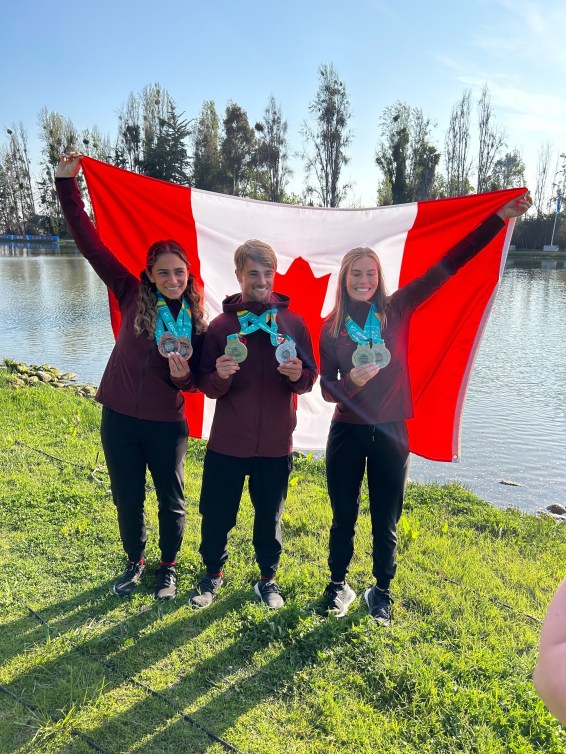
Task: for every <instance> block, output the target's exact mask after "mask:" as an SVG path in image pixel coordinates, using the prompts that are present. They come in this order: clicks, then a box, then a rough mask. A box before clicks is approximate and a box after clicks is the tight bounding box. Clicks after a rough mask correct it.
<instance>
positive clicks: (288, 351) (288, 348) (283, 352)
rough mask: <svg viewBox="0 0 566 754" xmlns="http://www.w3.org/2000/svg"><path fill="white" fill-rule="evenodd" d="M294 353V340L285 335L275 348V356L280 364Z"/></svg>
mask: <svg viewBox="0 0 566 754" xmlns="http://www.w3.org/2000/svg"><path fill="white" fill-rule="evenodd" d="M296 355H297V348H296V346H295V341H294V340H293V339H292V338H290V337H289V336H288V335H286V336H285V337H284V338H283V340H282V341H281V343H279V345H278V346H277V348H276V349H275V358H276V359H277V361H278V362H279V363H280V364H283V362H285V361H287V359H294V358H295V356H296Z"/></svg>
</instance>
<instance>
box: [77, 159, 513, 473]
mask: <svg viewBox="0 0 566 754" xmlns="http://www.w3.org/2000/svg"><path fill="white" fill-rule="evenodd" d="M82 166H83V170H84V174H85V178H86V183H87V186H88V191H89V195H90V199H91V202H92V207H93V210H94V216H95V222H96V226H97V229H98V232H99V234H100V236H101V238H102V240H103V242H104V243H105V244H106V245H107V246H108V247H109V248H110V249H112V251H113V252H114V253H115V254H116V256H117V257H118V258H119V259H120V260H121V261H122V263H123V264H124V265H125V266H126V267H127V268H128V269H129V270H131V272H133V273H134V274H136V275H139V274H140V272H141V270H142V269H143V266H144V262H145V254H146V251H147V249H148V248H149V246H150V245H151V244H152V243H154V242H155V241H157V240H160V239H166V238H173V239H175V240H176V241H178V242H179V243H180V244H181V245H182V246H183V247H184V248H185V249H186V251H187V253H188V256H189V260H190V262H191V269H192V271H193V273H194V274H195V276H196V277H197V278H198V279H200V280H201V282H202V284H203V287H204V293H205V299H206V306H207V309H208V313H209V318H210V319H212V318H213V317H215V316H216V315H217V314H219V313H220V312H221V310H222V300H223V299H224V298H225V296H227V295H228V294H231V293H235V292H236V291H237V290H238V284H237V281H236V277H235V275H234V263H233V255H234V251H235V250H236V248H237V247H238V246H239V245H240V244H241V243H242V242H243V241H245V240H247V239H248V238H259V239H261V240H262V241H265V242H266V243H268V244H270V246H272V247H273V249H274V250H275V253H276V254H277V259H278V262H279V269H278V272H277V276H276V279H275V285H274V289H275V290H276V291H278V292H279V293H284V294H286V295H288V296H290V298H291V309H293V310H294V311H296V312H297V313H299V314H301V315H302V316H303V317H304V318H305V320H306V322H307V324H308V326H309V329H310V331H311V335H312V338H313V344H314V346H315V353H317V354H318V337H319V333H320V328H321V325H322V321H323V319H324V317H325V316H326V315H327V314H328V313H329V311H330V310H331V308H332V303H333V301H334V293H335V290H336V279H337V275H338V270H339V267H340V262H341V260H342V257H343V256H344V254H345V253H346V252H347V251H348V250H349V249H352V248H354V247H356V246H370V247H372V248H373V249H375V250H376V251H377V253H378V254H379V256H380V259H381V261H382V264H383V269H384V274H385V281H386V285H387V288H388V291H389V293H392V292H393V291H394V290H396V289H397V288H398V287H399V286H402V285H404V284H406V283H408V282H409V281H411V280H412V279H413V278H415V277H417V276H418V275H421V274H422V273H423V272H424V271H425V270H426V269H428V268H429V267H430V266H431V265H432V264H434V263H435V262H436V261H438V259H440V257H442V255H443V254H445V253H446V252H447V251H448V250H449V249H450V248H451V247H452V246H453V245H454V244H455V243H457V242H458V240H460V239H461V238H463V237H464V236H465V235H467V233H469V232H470V231H471V230H472V229H473V228H475V227H476V226H477V225H479V223H481V222H482V220H484V219H485V218H486V217H488V216H489V215H490V214H492V213H493V212H494V211H495V210H497V209H499V208H500V207H501V206H502V205H503V204H504V203H505V202H506V201H508V200H509V199H511V198H513V197H515V196H519V195H521V194H522V193H524V192H525V189H509V190H506V191H494V192H491V193H487V194H479V195H477V194H473V195H470V196H464V197H458V198H455V199H440V200H436V201H427V202H419V203H416V204H404V205H396V206H388V207H375V208H372V209H322V208H317V207H297V206H292V205H285V204H272V203H270V202H260V201H255V200H252V199H242V198H239V197H233V196H227V195H225V194H214V193H211V192H208V191H201V190H199V189H190V188H187V187H185V186H178V185H175V184H172V183H167V182H165V181H159V180H156V179H153V178H148V177H146V176H141V175H138V174H135V173H130V172H128V171H126V170H121V169H120V168H116V167H113V166H111V165H107V164H106V163H102V162H98V161H97V160H93V159H91V158H84V159H83V161H82ZM512 227H513V221H511V222H510V223H509V224H508V227H507V229H506V230H504V231H502V232H501V233H500V234H499V235H498V236H497V238H496V239H495V240H494V241H492V242H491V243H490V244H489V245H488V246H487V247H486V248H485V249H484V250H483V251H482V252H481V253H480V254H479V255H478V256H477V257H475V258H474V259H473V260H472V261H471V262H470V263H469V264H468V265H466V267H465V268H464V269H462V270H461V271H460V272H459V273H458V274H457V275H455V276H454V277H453V278H451V279H450V280H449V281H448V282H447V283H446V284H445V285H444V286H443V287H442V288H441V290H439V291H438V292H437V293H435V294H434V296H432V298H430V299H429V300H428V301H427V302H426V303H425V304H423V305H422V306H421V307H419V309H418V310H417V311H416V313H415V314H414V316H413V321H412V324H411V332H410V340H409V370H410V375H411V388H412V393H413V401H414V408H415V416H414V418H413V419H411V420H409V421H408V428H409V442H410V448H411V451H412V452H413V453H417V454H418V455H421V456H424V457H425V458H430V459H432V460H438V461H454V460H458V458H459V456H460V424H461V418H462V411H463V403H464V397H465V392H466V387H467V384H468V379H469V376H470V372H471V369H472V365H473V362H474V358H475V355H476V352H477V349H478V347H479V343H480V339H481V335H482V332H483V329H484V327H485V324H486V321H487V316H488V314H489V311H490V309H491V306H492V304H493V300H494V296H495V293H496V290H497V286H498V283H499V280H500V277H501V274H502V273H503V267H504V264H505V258H506V254H507V249H508V246H509V241H510V238H511V231H512ZM110 310H111V319H112V326H113V328H114V332H115V333H116V332H117V326H118V323H119V316H120V315H119V311H118V307H117V303H116V301H115V300H113V296H112V295H111V296H110ZM186 399H187V400H186V404H187V416H188V421H189V427H190V431H191V435H192V436H193V437H206V436H207V435H208V431H209V428H210V424H211V420H212V415H213V411H214V402H213V401H210V400H209V399H207V398H204V396H202V395H200V394H191V395H187V396H186ZM298 406H299V410H298V425H297V429H296V430H295V434H294V444H295V447H296V448H303V449H316V448H323V447H324V446H325V443H326V436H327V434H328V428H329V424H330V418H331V415H332V412H333V409H334V406H333V405H332V404H329V403H326V402H325V401H323V400H322V396H321V394H320V388H319V386H318V384H317V385H315V387H314V388H313V391H312V392H311V393H309V394H308V395H303V396H300V397H299V402H298Z"/></svg>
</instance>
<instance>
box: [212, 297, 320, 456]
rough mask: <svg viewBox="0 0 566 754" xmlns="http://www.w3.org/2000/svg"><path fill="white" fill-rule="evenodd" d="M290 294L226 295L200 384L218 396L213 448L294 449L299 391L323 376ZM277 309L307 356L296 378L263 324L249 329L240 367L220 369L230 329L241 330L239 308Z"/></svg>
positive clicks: (248, 451)
mask: <svg viewBox="0 0 566 754" xmlns="http://www.w3.org/2000/svg"><path fill="white" fill-rule="evenodd" d="M288 306H289V298H288V297H287V296H283V295H281V294H279V293H272V294H271V299H270V301H269V303H266V304H260V303H257V302H244V301H242V294H241V293H237V294H234V295H232V296H229V297H228V298H226V299H225V300H224V301H223V304H222V308H223V313H222V314H219V315H218V317H216V318H215V319H213V320H212V322H211V323H210V325H209V327H208V330H207V332H206V335H205V338H204V345H203V349H202V357H201V361H200V370H199V377H198V387H199V389H200V390H202V392H203V393H205V395H207V396H208V397H209V398H216V408H215V411H214V419H213V421H212V428H211V431H210V439H209V441H208V448H209V449H210V450H213V451H215V452H216V453H223V454H224V455H229V456H236V457H237V458H250V457H253V456H263V457H269V458H277V457H280V456H284V455H288V454H289V453H291V451H292V448H293V444H292V434H293V430H294V429H295V426H296V424H297V417H296V408H295V396H296V395H301V394H302V393H308V392H309V391H310V390H311V389H312V386H313V385H314V383H315V381H316V378H317V368H316V362H315V359H314V355H313V350H312V343H311V338H310V335H309V331H308V329H307V326H306V324H305V321H304V320H303V318H302V317H300V316H299V315H298V314H295V312H292V311H289V309H288ZM271 308H276V309H277V326H278V332H279V333H280V334H281V335H289V336H290V337H291V338H292V339H293V340H294V341H295V345H296V348H297V356H298V358H299V359H301V361H302V362H303V372H302V374H301V376H300V377H299V379H298V380H297V381H296V382H292V381H291V380H290V379H289V378H288V377H286V376H284V375H282V374H280V373H279V372H278V371H277V367H278V366H279V364H278V362H277V359H276V358H275V348H274V347H273V346H272V345H271V340H270V337H269V335H268V333H266V332H264V331H263V330H257V331H256V332H254V333H251V334H249V335H245V336H244V338H245V342H246V347H247V349H248V356H247V358H246V360H245V361H243V362H242V363H241V364H240V369H239V371H238V372H236V373H235V374H234V375H232V376H231V377H229V378H228V379H226V380H223V379H222V378H221V377H219V376H218V373H217V372H216V359H217V358H218V357H219V356H222V355H223V353H224V349H225V348H226V341H227V337H228V335H233V334H234V333H238V332H239V330H240V323H239V321H238V317H237V315H236V312H238V311H241V310H242V309H247V310H248V311H250V312H253V313H254V314H256V315H259V314H262V313H263V312H264V311H266V310H267V309H271Z"/></svg>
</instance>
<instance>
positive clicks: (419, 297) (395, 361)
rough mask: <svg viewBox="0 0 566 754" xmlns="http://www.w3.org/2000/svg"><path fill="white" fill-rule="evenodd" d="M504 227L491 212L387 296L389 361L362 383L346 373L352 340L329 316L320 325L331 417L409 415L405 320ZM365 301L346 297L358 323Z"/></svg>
mask: <svg viewBox="0 0 566 754" xmlns="http://www.w3.org/2000/svg"><path fill="white" fill-rule="evenodd" d="M504 227H505V223H504V221H503V220H502V219H501V218H500V217H499V215H496V214H494V215H491V216H490V217H488V218H487V220H485V222H483V223H482V224H481V225H479V226H478V227H477V228H475V230H473V231H472V232H471V233H470V234H469V235H468V236H466V238H464V239H463V240H462V241H460V242H459V243H458V244H457V245H456V246H454V248H453V249H451V250H450V251H449V252H448V253H447V254H445V255H444V256H443V257H442V259H441V260H440V261H439V262H437V263H436V264H435V265H433V266H432V267H431V268H430V269H429V270H427V271H426V272H425V273H424V275H421V276H420V277H418V278H415V280H412V281H411V282H410V283H408V284H407V285H404V286H403V287H402V288H399V289H398V290H396V291H395V293H393V294H392V295H391V296H388V298H387V302H386V305H385V325H384V326H383V325H382V333H381V335H382V338H383V340H384V341H385V345H386V346H387V348H388V349H389V351H390V352H391V361H390V362H389V364H388V366H387V367H385V368H384V369H381V370H380V371H379V372H378V373H377V375H376V376H375V377H372V379H371V380H369V381H368V382H366V384H365V385H364V386H363V387H358V386H357V385H355V384H354V382H353V381H352V379H351V377H350V371H351V370H352V368H353V365H352V355H353V353H354V351H355V350H356V346H357V344H356V343H354V341H352V340H351V339H350V337H349V336H348V334H347V332H346V330H345V329H344V328H342V330H341V331H340V333H339V335H338V338H332V337H331V335H330V328H331V326H332V318H329V319H328V320H327V321H326V322H325V323H324V325H323V327H322V332H321V336H320V365H321V366H320V386H321V390H322V397H323V398H324V400H326V401H329V402H331V403H336V404H337V405H336V409H335V411H334V415H333V417H332V418H333V420H334V421H339V422H345V423H347V424H380V423H382V422H392V421H402V420H404V419H410V418H411V417H412V416H413V399H412V395H411V385H410V380H409V369H408V364H407V353H408V345H409V325H410V323H411V317H412V315H413V312H414V311H415V309H417V307H418V306H420V305H421V304H422V303H423V302H424V301H426V300H427V298H429V297H430V296H432V294H433V293H434V292H435V291H437V290H438V289H439V288H440V287H441V286H442V285H443V284H444V283H445V282H446V281H447V280H448V279H449V278H450V277H451V276H452V275H454V274H456V272H457V271H458V270H459V269H460V268H461V267H463V266H464V265H465V264H466V263H467V262H468V261H469V260H470V259H472V258H473V257H474V256H475V255H476V254H478V253H479V252H480V251H481V250H482V249H483V248H484V247H485V246H487V244H488V243H489V242H490V241H492V240H493V239H494V238H495V236H497V234H498V233H499V231H500V230H501V229H502V228H504ZM369 308H370V304H369V303H368V302H365V301H351V300H350V301H349V302H348V305H347V311H348V314H350V316H351V317H352V319H353V320H354V321H355V322H356V323H357V324H358V325H359V326H360V327H362V328H363V327H364V325H365V321H366V317H367V314H368V311H369Z"/></svg>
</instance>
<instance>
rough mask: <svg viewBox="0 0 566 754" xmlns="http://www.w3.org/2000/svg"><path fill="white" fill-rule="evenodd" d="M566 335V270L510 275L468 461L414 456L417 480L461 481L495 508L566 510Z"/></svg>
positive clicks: (473, 404)
mask: <svg viewBox="0 0 566 754" xmlns="http://www.w3.org/2000/svg"><path fill="white" fill-rule="evenodd" d="M565 332H566V271H565V270H540V269H535V270H533V269H531V270H521V269H512V270H507V271H506V272H505V274H504V276H503V281H502V284H501V287H500V290H499V293H498V295H497V299H496V302H495V306H494V308H493V311H492V315H491V317H490V320H489V322H488V325H487V328H486V332H485V334H484V338H483V341H482V344H481V348H480V352H479V354H478V357H477V360H476V364H475V367H474V371H473V373H472V378H471V380H470V385H469V388H468V394H467V397H466V405H465V409H464V420H463V427H462V459H463V460H462V463H460V464H457V465H456V464H438V463H432V462H430V461H425V460H424V459H421V458H416V457H413V459H412V461H411V464H412V466H411V476H412V478H413V479H415V480H416V481H438V482H441V483H443V482H444V481H447V480H449V479H458V480H459V481H462V482H463V483H464V484H466V485H467V486H469V487H470V488H471V489H472V490H474V492H476V493H477V494H478V495H480V497H483V498H485V499H486V500H490V501H492V502H494V503H496V504H497V505H512V506H517V507H520V508H523V509H527V510H534V509H536V508H540V507H546V506H547V505H548V504H550V503H556V502H561V503H564V504H566V471H565V468H564V448H565V447H566V412H565V408H564V397H565V395H566V373H565V370H564V365H565V364H566V339H565V338H564V333H565ZM501 480H508V481H513V482H518V483H519V484H520V485H521V486H519V487H514V486H507V485H502V484H500V482H501Z"/></svg>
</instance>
